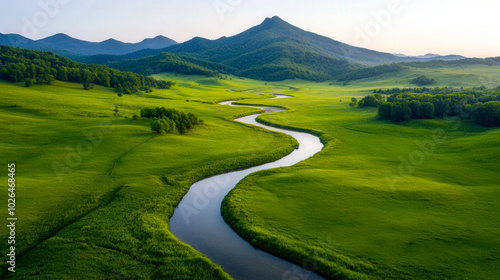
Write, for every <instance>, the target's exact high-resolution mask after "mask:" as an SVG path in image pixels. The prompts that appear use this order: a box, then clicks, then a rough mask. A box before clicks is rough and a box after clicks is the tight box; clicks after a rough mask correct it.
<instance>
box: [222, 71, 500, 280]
mask: <svg viewBox="0 0 500 280" xmlns="http://www.w3.org/2000/svg"><path fill="white" fill-rule="evenodd" d="M487 70H489V71H487ZM491 70H492V69H480V71H478V69H474V68H473V67H471V69H437V70H435V71H434V72H430V73H429V74H426V75H428V76H429V77H433V78H435V79H436V80H438V82H439V85H440V86H459V87H460V86H464V87H469V86H473V85H474V84H475V85H476V86H478V85H481V84H484V82H485V81H490V83H494V84H495V86H496V85H498V84H499V81H498V80H497V79H498V77H499V75H498V74H499V72H498V70H499V69H494V71H491ZM459 72H460V73H463V72H467V73H468V74H467V75H468V78H465V76H461V77H462V78H461V79H455V80H453V79H452V77H453V76H455V75H457V73H459ZM422 73H423V72H422ZM416 74H417V73H415V72H409V73H403V74H401V75H400V76H396V77H392V78H391V77H387V78H383V79H380V80H376V81H372V80H361V81H359V82H357V83H356V82H354V83H352V84H350V85H348V86H345V87H342V86H340V85H335V84H333V85H330V84H328V83H323V84H317V83H307V82H299V81H296V82H295V83H294V84H295V86H296V87H298V88H300V90H299V91H297V92H295V93H294V96H295V97H294V98H290V99H281V100H268V101H263V103H265V104H269V105H272V104H280V105H285V106H287V107H289V108H292V110H290V111H287V112H281V113H277V114H274V115H265V116H262V117H260V118H261V119H262V120H263V121H265V122H266V123H274V124H276V125H280V126H288V127H290V126H292V127H298V128H308V129H311V130H313V131H319V132H321V133H323V134H322V139H324V140H325V142H326V146H325V148H324V150H323V151H322V152H321V153H320V154H318V155H316V156H315V157H313V158H311V159H309V160H307V161H305V162H302V163H299V164H297V165H296V166H293V167H289V168H282V169H279V170H272V171H262V172H260V173H256V174H254V175H251V176H250V177H247V178H246V179H244V180H243V181H242V182H240V184H239V185H238V186H237V187H236V188H235V189H234V190H233V191H232V192H231V193H230V195H229V196H228V197H227V198H226V200H225V202H224V206H223V215H224V217H225V219H226V221H228V222H229V223H230V224H231V226H232V227H233V228H234V229H235V230H236V231H237V232H238V233H239V234H240V235H242V236H244V237H245V239H247V240H250V241H251V242H252V244H254V245H255V246H257V247H260V248H263V249H265V250H268V251H270V252H274V253H275V254H277V255H279V256H281V257H284V258H287V259H289V260H292V261H294V262H296V263H298V264H304V265H305V266H307V267H309V268H311V269H313V270H315V271H317V272H318V273H320V274H322V275H323V276H325V277H327V278H329V279H500V278H499V277H500V276H499V275H500V266H499V263H500V262H499V259H498V254H499V253H500V243H499V242H498V241H499V240H500V210H498V209H499V206H500V205H499V201H500V200H499V198H500V189H499V186H500V185H499V182H500V173H499V170H500V162H499V161H498V158H499V157H500V149H498V145H499V141H500V130H499V129H490V128H485V127H481V126H478V125H476V124H474V123H472V122H470V121H467V120H463V121H462V120H460V119H439V120H437V119H435V120H419V121H412V122H409V123H403V124H393V123H390V122H388V121H382V120H380V119H378V117H377V116H376V115H377V110H376V109H360V108H350V107H349V106H348V105H347V104H348V103H349V100H350V97H351V96H356V97H362V96H364V95H367V94H369V93H370V92H371V91H372V90H373V89H375V88H391V87H408V86H410V85H409V84H408V81H409V78H410V77H415V75H416ZM464 75H465V74H464ZM493 77H497V79H495V78H493ZM448 80H450V81H453V82H452V83H448V82H447V81H448ZM490 86H491V85H490ZM248 103H252V101H249V102H248ZM261 103H262V102H261Z"/></svg>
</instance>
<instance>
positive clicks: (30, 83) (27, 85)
mask: <svg viewBox="0 0 500 280" xmlns="http://www.w3.org/2000/svg"><path fill="white" fill-rule="evenodd" d="M31 85H33V79H30V78H27V79H25V80H24V86H25V87H30V86H31Z"/></svg>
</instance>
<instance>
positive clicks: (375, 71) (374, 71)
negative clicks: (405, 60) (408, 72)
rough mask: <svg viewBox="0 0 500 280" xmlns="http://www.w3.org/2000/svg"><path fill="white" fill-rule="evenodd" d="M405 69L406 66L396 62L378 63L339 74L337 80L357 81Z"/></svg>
mask: <svg viewBox="0 0 500 280" xmlns="http://www.w3.org/2000/svg"><path fill="white" fill-rule="evenodd" d="M403 69H404V67H402V66H401V65H399V64H396V63H393V64H390V65H378V66H373V67H367V68H362V69H358V70H354V71H351V72H347V73H345V74H342V75H339V76H338V77H337V80H339V81H341V82H348V81H355V80H360V79H367V78H372V77H376V76H380V75H383V74H387V73H396V72H400V71H402V70H403Z"/></svg>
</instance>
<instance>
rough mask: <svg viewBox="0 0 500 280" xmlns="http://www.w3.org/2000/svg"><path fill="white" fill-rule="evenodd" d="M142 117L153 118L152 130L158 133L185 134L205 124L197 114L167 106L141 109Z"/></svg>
mask: <svg viewBox="0 0 500 280" xmlns="http://www.w3.org/2000/svg"><path fill="white" fill-rule="evenodd" d="M141 118H146V119H152V121H151V123H150V127H151V130H152V131H153V132H156V133H158V134H167V133H175V132H178V133H179V134H185V133H186V132H187V131H188V130H190V129H192V128H194V127H195V126H197V125H199V124H203V120H200V119H199V118H198V117H197V116H196V115H194V114H192V113H187V114H186V113H184V112H181V111H179V110H176V109H172V108H170V109H167V108H165V107H156V108H144V109H141Z"/></svg>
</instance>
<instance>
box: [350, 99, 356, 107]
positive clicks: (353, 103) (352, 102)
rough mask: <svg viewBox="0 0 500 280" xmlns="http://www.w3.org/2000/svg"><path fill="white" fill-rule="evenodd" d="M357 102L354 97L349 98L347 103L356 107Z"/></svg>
mask: <svg viewBox="0 0 500 280" xmlns="http://www.w3.org/2000/svg"><path fill="white" fill-rule="evenodd" d="M357 104H358V100H357V99H356V98H355V97H353V98H351V103H349V106H351V107H356V105H357Z"/></svg>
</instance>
